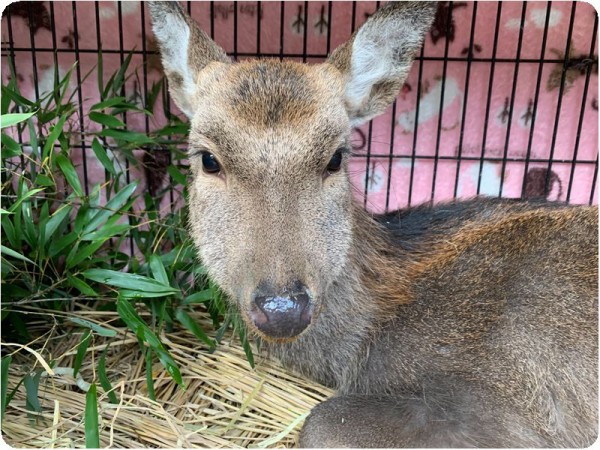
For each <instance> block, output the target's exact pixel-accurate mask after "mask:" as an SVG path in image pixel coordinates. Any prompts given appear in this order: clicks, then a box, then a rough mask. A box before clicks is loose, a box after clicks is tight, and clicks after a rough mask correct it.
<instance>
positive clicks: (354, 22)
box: [352, 0, 356, 33]
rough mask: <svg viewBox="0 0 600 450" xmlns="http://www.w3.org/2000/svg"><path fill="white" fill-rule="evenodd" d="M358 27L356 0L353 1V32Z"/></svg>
mask: <svg viewBox="0 0 600 450" xmlns="http://www.w3.org/2000/svg"><path fill="white" fill-rule="evenodd" d="M355 29H356V0H354V1H353V2H352V33H354V30H355Z"/></svg>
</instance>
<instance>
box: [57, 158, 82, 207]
mask: <svg viewBox="0 0 600 450" xmlns="http://www.w3.org/2000/svg"><path fill="white" fill-rule="evenodd" d="M56 163H57V164H58V167H60V170H61V172H62V173H63V174H64V176H65V178H66V180H67V182H68V183H69V185H70V186H71V187H72V188H73V191H74V192H75V194H77V196H79V197H83V190H82V189H81V183H80V182H79V175H77V171H76V170H75V167H74V166H73V163H72V162H71V160H70V159H69V158H67V157H66V156H65V155H63V154H60V155H56Z"/></svg>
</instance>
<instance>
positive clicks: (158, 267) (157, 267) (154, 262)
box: [150, 254, 169, 285]
mask: <svg viewBox="0 0 600 450" xmlns="http://www.w3.org/2000/svg"><path fill="white" fill-rule="evenodd" d="M150 270H151V271H152V275H153V276H154V279H155V280H158V281H160V282H161V283H162V284H164V285H169V277H168V276H167V272H166V271H165V266H163V263H162V261H161V259H160V257H159V256H158V255H156V254H152V255H151V256H150Z"/></svg>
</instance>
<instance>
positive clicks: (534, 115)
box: [521, 2, 552, 197]
mask: <svg viewBox="0 0 600 450" xmlns="http://www.w3.org/2000/svg"><path fill="white" fill-rule="evenodd" d="M551 12H552V2H548V4H547V6H546V21H545V23H544V34H543V35H542V47H541V50H540V62H539V67H538V73H537V80H536V84H535V95H534V99H533V111H532V112H531V128H530V129H529V139H528V141H527V154H526V155H525V167H524V169H523V184H522V186H521V197H523V196H524V195H525V188H526V184H527V171H528V170H529V160H530V158H531V147H532V144H533V132H534V130H535V122H536V118H537V108H538V100H539V98H540V87H541V84H542V73H543V69H544V55H545V54H546V42H547V38H548V29H549V24H550V13H551Z"/></svg>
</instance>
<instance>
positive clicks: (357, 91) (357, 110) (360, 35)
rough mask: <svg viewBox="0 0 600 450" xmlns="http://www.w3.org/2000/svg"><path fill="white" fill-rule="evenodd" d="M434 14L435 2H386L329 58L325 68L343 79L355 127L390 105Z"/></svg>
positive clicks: (347, 106)
mask: <svg viewBox="0 0 600 450" xmlns="http://www.w3.org/2000/svg"><path fill="white" fill-rule="evenodd" d="M436 10H437V3H435V2H421V1H417V2H414V1H413V2H406V1H399V2H390V3H388V4H386V5H385V6H383V7H382V8H380V9H379V10H378V11H377V12H375V14H373V15H372V16H371V17H370V18H369V20H367V22H365V24H364V25H363V26H362V27H361V28H360V29H359V30H358V31H357V32H356V33H355V34H354V36H352V39H350V41H348V42H346V43H345V44H343V45H341V46H340V47H338V48H336V49H335V51H334V52H333V53H332V54H331V56H330V57H329V59H328V60H327V62H328V63H330V64H332V65H334V66H335V67H337V69H338V70H339V71H340V72H342V74H343V75H344V77H345V81H346V87H345V101H346V109H347V111H348V115H349V117H350V122H351V124H352V125H353V126H358V125H360V124H362V123H364V122H366V121H367V120H370V119H372V118H373V117H375V116H377V115H379V114H381V113H382V112H383V111H384V110H385V108H386V107H387V106H388V105H389V104H390V103H392V102H393V101H394V99H395V98H396V96H397V95H398V92H399V91H400V88H401V87H402V84H403V83H404V80H405V79H406V77H407V75H408V72H409V70H410V67H411V65H412V61H413V59H414V56H415V54H416V53H417V51H418V50H419V49H420V48H421V45H422V44H423V39H424V37H425V34H426V33H427V31H429V28H430V27H431V24H432V23H433V19H434V17H435V12H436Z"/></svg>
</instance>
